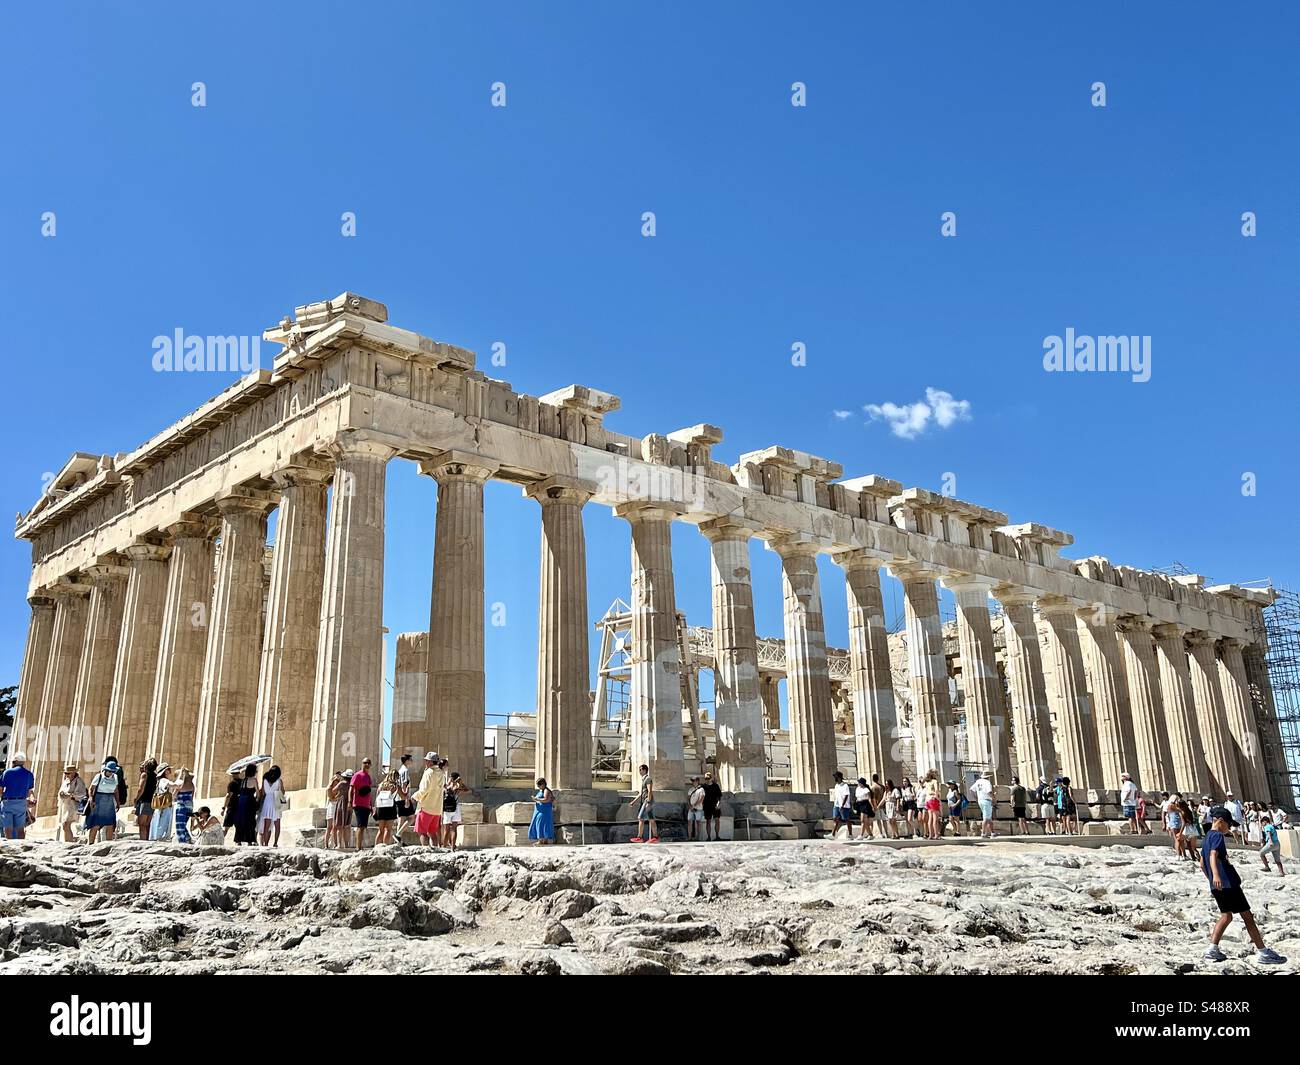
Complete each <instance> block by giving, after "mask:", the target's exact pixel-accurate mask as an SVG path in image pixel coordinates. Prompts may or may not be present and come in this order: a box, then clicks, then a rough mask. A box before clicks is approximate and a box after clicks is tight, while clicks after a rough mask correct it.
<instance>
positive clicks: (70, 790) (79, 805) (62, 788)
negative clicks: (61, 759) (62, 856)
mask: <svg viewBox="0 0 1300 1065" xmlns="http://www.w3.org/2000/svg"><path fill="white" fill-rule="evenodd" d="M89 797H90V792H89V791H88V790H87V789H86V782H85V781H84V780H82V779H81V776H80V774H79V773H78V771H77V767H76V766H75V765H68V766H64V768H63V783H62V784H60V785H59V826H60V827H61V828H62V829H63V842H65V843H74V842H76V840H75V837H74V836H73V833H72V827H73V825H75V824H76V823H77V822H78V821H80V820H81V819H82V817H83V815H84V814H85V812H86V801H87V799H89Z"/></svg>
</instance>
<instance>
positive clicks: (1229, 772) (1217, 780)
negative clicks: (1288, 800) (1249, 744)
mask: <svg viewBox="0 0 1300 1065" xmlns="http://www.w3.org/2000/svg"><path fill="white" fill-rule="evenodd" d="M1187 644H1188V646H1189V647H1190V648H1191V654H1190V655H1189V656H1188V663H1189V666H1190V670H1191V677H1192V696H1193V698H1194V699H1195V705H1196V723H1197V725H1198V726H1199V727H1200V731H1201V742H1202V744H1204V747H1205V768H1206V770H1208V772H1209V774H1210V782H1211V785H1212V787H1213V790H1212V791H1210V792H1209V795H1210V798H1211V799H1214V800H1216V801H1218V800H1221V799H1222V798H1223V796H1224V794H1225V793H1227V792H1229V791H1237V792H1240V789H1241V784H1242V782H1241V781H1240V780H1239V779H1238V777H1237V759H1236V756H1235V755H1234V754H1233V750H1232V735H1231V733H1230V732H1229V731H1228V715H1227V712H1226V711H1225V710H1224V706H1223V692H1222V691H1221V690H1220V688H1219V663H1218V662H1217V661H1216V660H1215V657H1214V637H1213V636H1211V635H1210V634H1209V633H1208V632H1192V633H1189V634H1188V637H1187Z"/></svg>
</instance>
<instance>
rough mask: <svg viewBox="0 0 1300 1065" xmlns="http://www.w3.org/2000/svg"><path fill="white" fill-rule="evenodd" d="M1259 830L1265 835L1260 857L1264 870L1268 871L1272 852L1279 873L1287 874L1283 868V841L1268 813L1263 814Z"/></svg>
mask: <svg viewBox="0 0 1300 1065" xmlns="http://www.w3.org/2000/svg"><path fill="white" fill-rule="evenodd" d="M1259 830H1260V834H1261V835H1262V836H1263V837H1264V845H1263V846H1262V847H1260V848H1259V857H1260V859H1261V860H1262V861H1263V863H1264V872H1266V873H1267V872H1268V856H1269V855H1270V854H1271V855H1272V856H1273V861H1275V862H1277V875H1278V876H1286V870H1285V869H1283V868H1282V841H1281V839H1279V838H1278V834H1277V825H1275V824H1273V818H1271V817H1270V816H1269V815H1268V814H1263V815H1261V817H1260V819H1259Z"/></svg>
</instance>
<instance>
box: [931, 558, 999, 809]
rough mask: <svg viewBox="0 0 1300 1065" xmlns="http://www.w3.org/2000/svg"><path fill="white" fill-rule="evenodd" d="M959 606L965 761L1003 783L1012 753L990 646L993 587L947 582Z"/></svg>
mask: <svg viewBox="0 0 1300 1065" xmlns="http://www.w3.org/2000/svg"><path fill="white" fill-rule="evenodd" d="M944 583H945V584H946V585H947V586H948V588H949V590H951V592H952V594H953V598H954V599H955V600H956V601H957V643H958V647H959V648H960V652H961V675H962V692H963V694H964V696H965V710H966V755H967V758H968V759H969V761H971V762H973V763H975V765H977V766H980V767H983V768H985V769H987V770H988V771H989V772H991V773H993V776H994V779H995V780H997V781H999V782H1001V783H1007V782H1008V780H1009V778H1010V775H1011V749H1010V745H1009V742H1008V741H1009V737H1008V736H1007V711H1006V700H1005V698H1004V697H1003V694H1002V677H1001V676H1000V674H999V673H998V657H997V650H996V648H995V647H994V645H993V622H992V619H991V618H990V617H989V593H990V592H991V591H992V588H993V582H992V581H991V580H988V579H987V578H982V577H972V576H969V575H963V576H953V577H950V578H947V579H945V581H944Z"/></svg>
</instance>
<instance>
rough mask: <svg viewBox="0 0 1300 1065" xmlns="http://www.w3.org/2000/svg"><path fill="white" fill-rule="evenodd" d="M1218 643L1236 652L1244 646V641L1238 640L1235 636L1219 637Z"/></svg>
mask: <svg viewBox="0 0 1300 1065" xmlns="http://www.w3.org/2000/svg"><path fill="white" fill-rule="evenodd" d="M1219 643H1221V644H1223V646H1224V647H1225V648H1233V647H1235V648H1237V650H1241V649H1242V648H1243V647H1245V646H1246V641H1245V640H1239V639H1237V638H1236V637H1235V636H1221V637H1219Z"/></svg>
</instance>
